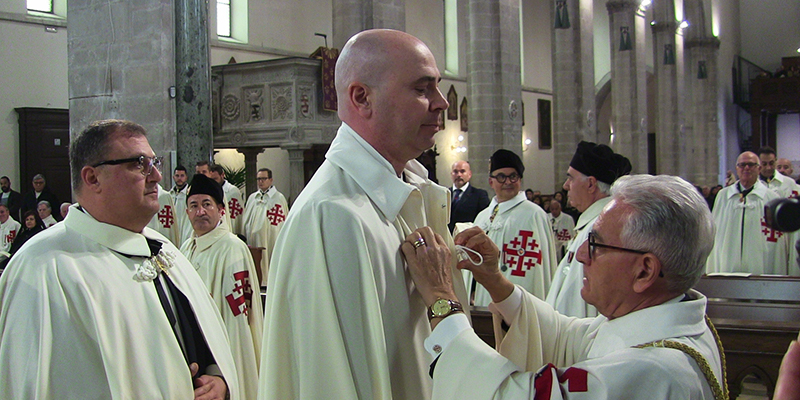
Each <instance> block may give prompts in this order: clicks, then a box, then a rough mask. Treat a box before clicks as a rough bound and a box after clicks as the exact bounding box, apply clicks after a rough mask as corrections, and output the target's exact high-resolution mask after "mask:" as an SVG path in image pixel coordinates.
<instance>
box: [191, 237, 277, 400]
mask: <svg viewBox="0 0 800 400" xmlns="http://www.w3.org/2000/svg"><path fill="white" fill-rule="evenodd" d="M181 253H183V255H185V256H186V258H188V259H189V261H190V262H191V263H192V265H194V267H195V269H196V270H197V273H198V274H199V275H200V278H201V279H203V282H205V284H206V286H207V287H208V290H209V291H210V292H211V297H212V298H213V299H214V303H215V305H216V306H217V309H218V310H219V312H220V313H221V314H222V321H224V322H225V328H226V329H227V331H228V339H229V340H230V344H231V353H233V360H234V362H235V363H236V371H237V372H238V373H239V384H240V385H241V394H242V398H243V399H255V398H256V394H257V393H258V363H259V362H260V361H261V350H260V349H261V332H262V329H263V327H264V309H263V308H262V307H261V296H260V291H259V290H258V287H257V286H254V285H253V283H255V278H256V276H257V275H256V270H255V265H254V264H253V257H252V256H251V254H250V250H249V249H248V248H247V245H246V244H245V243H244V242H243V241H242V240H241V239H239V238H238V237H237V236H236V235H234V234H232V233H231V232H230V231H228V230H227V229H226V228H225V226H224V225H222V224H220V225H218V226H217V227H216V228H214V229H213V230H211V231H210V232H208V233H206V234H205V235H203V236H200V237H194V238H192V239H189V240H187V241H186V242H185V243H184V244H183V246H181Z"/></svg>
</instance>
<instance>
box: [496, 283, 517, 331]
mask: <svg viewBox="0 0 800 400" xmlns="http://www.w3.org/2000/svg"><path fill="white" fill-rule="evenodd" d="M521 306H522V290H521V289H520V288H519V286H514V291H513V292H511V295H509V296H508V297H507V298H506V299H505V300H503V301H501V302H499V303H489V311H491V312H493V313H499V314H500V315H502V316H503V321H505V322H506V324H508V325H511V321H513V320H514V318H515V317H516V316H517V314H519V309H520V307H521Z"/></svg>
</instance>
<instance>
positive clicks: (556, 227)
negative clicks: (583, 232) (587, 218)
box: [547, 201, 575, 272]
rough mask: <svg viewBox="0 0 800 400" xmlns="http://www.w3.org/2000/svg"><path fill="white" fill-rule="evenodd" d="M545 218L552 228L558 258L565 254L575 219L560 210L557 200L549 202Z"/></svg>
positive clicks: (573, 233) (573, 230)
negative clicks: (548, 210) (548, 209)
mask: <svg viewBox="0 0 800 400" xmlns="http://www.w3.org/2000/svg"><path fill="white" fill-rule="evenodd" d="M547 218H548V219H549V220H550V226H551V227H552V229H553V238H554V239H555V243H556V252H557V253H558V259H559V260H560V259H561V258H563V257H564V256H565V255H566V254H567V246H568V245H569V241H570V240H572V238H573V237H574V236H575V220H574V219H572V216H571V215H569V214H566V213H563V212H561V203H559V202H557V201H551V202H550V212H549V213H548V214H547ZM553 272H555V271H553Z"/></svg>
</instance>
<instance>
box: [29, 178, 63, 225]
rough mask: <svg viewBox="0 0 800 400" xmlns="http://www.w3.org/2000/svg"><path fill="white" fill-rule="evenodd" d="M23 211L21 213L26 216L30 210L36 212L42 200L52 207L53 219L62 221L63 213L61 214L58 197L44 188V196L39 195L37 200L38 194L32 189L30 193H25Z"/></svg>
mask: <svg viewBox="0 0 800 400" xmlns="http://www.w3.org/2000/svg"><path fill="white" fill-rule="evenodd" d="M22 199H23V200H22V210H21V212H22V213H23V214H25V212H26V211H28V210H33V211H36V207H38V206H39V202H40V201H42V200H47V201H48V202H49V203H50V207H51V208H52V209H53V218H55V219H56V220H58V221H60V220H61V212H59V207H61V203H59V202H58V198H56V195H55V194H54V193H53V192H51V191H50V189H48V188H47V186H45V187H44V189H43V190H42V194H40V195H39V198H38V199H37V198H36V193H35V192H34V191H33V189H31V190H30V191H29V192H27V193H25V196H24V197H23V198H22Z"/></svg>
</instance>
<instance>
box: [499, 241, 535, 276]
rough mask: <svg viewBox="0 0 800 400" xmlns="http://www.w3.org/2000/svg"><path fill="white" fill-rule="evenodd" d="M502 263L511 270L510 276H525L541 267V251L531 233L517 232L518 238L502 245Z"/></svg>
mask: <svg viewBox="0 0 800 400" xmlns="http://www.w3.org/2000/svg"><path fill="white" fill-rule="evenodd" d="M503 262H504V263H505V264H506V265H508V266H509V267H510V268H511V275H514V276H525V273H526V272H527V271H528V270H529V269H531V268H533V267H535V266H536V265H542V251H541V250H539V243H536V239H534V238H533V232H532V231H524V230H521V231H519V236H516V237H515V238H514V239H513V240H511V241H510V242H508V243H505V244H503Z"/></svg>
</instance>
